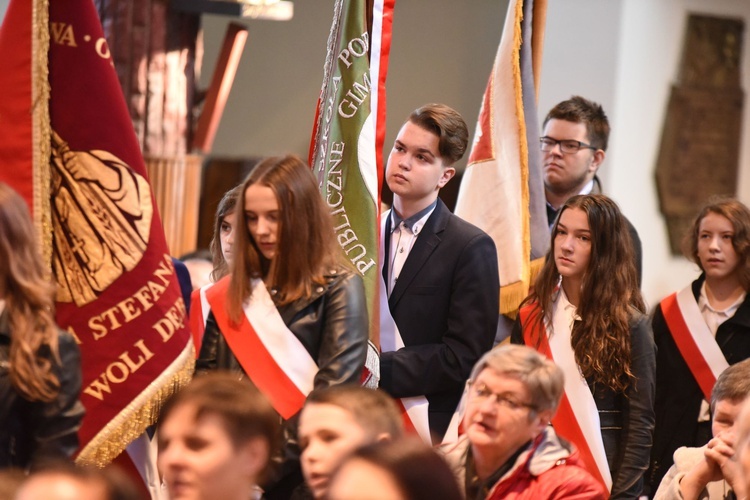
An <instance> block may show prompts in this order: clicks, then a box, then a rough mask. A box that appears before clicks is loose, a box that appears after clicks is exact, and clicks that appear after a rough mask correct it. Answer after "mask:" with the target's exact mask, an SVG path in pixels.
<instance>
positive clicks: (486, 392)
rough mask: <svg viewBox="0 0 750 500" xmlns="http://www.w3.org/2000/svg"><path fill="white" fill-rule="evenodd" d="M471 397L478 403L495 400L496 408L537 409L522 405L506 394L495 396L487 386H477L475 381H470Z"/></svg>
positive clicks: (525, 404) (526, 404)
mask: <svg viewBox="0 0 750 500" xmlns="http://www.w3.org/2000/svg"><path fill="white" fill-rule="evenodd" d="M469 397H470V398H471V399H473V400H474V401H475V402H477V403H484V402H485V401H487V400H488V399H494V401H493V403H494V404H495V405H496V406H498V405H499V406H504V407H505V408H508V409H509V410H520V409H522V408H528V409H530V410H534V409H535V407H534V405H531V404H528V403H521V402H520V401H516V400H515V399H514V398H511V397H508V396H507V395H505V394H495V393H494V392H492V391H491V390H490V389H489V388H488V387H487V386H486V385H485V384H481V383H480V384H477V383H475V382H473V381H469Z"/></svg>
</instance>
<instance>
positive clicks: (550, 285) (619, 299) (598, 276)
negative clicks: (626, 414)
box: [524, 195, 646, 391]
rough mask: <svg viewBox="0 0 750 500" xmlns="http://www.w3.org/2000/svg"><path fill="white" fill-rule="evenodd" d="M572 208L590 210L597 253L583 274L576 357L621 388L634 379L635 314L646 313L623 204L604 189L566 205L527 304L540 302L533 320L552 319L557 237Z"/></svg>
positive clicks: (587, 370) (586, 369)
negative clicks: (632, 326) (563, 218)
mask: <svg viewBox="0 0 750 500" xmlns="http://www.w3.org/2000/svg"><path fill="white" fill-rule="evenodd" d="M569 208H578V209H580V210H583V211H584V212H585V213H586V217H587V219H588V223H589V230H590V232H591V257H590V259H589V265H588V269H587V270H586V273H585V274H584V276H583V283H582V285H581V298H580V303H579V305H578V308H577V311H576V312H577V314H578V315H579V316H580V317H581V321H576V322H575V324H574V326H573V331H572V335H571V345H572V347H573V352H574V354H575V359H576V362H577V363H578V366H579V367H580V368H581V372H582V373H583V375H584V377H593V378H594V380H595V381H596V382H599V383H602V384H605V385H606V386H608V387H610V388H611V389H612V390H615V391H623V390H625V389H626V388H627V387H628V385H629V384H630V382H631V380H632V378H633V372H632V371H631V370H630V366H631V359H630V349H631V345H630V319H631V317H632V316H633V313H634V311H638V312H640V313H645V311H646V305H645V303H644V302H643V297H642V296H641V291H640V289H639V288H638V273H637V271H636V268H635V252H634V250H633V241H632V238H631V237H630V232H629V230H628V226H627V223H626V222H625V218H624V217H623V216H622V213H621V212H620V209H619V208H618V207H617V204H616V203H615V202H614V201H612V200H611V199H610V198H608V197H606V196H604V195H578V196H573V197H572V198H570V199H569V200H568V201H566V202H565V204H564V205H563V206H562V208H561V209H560V213H559V214H558V215H557V219H556V220H555V223H554V226H553V228H552V244H551V245H550V250H549V252H548V253H547V259H546V261H545V263H544V266H543V267H542V270H541V272H540V274H539V276H538V277H537V279H536V282H535V283H534V287H533V289H532V292H531V294H530V295H529V297H527V298H526V300H525V301H524V304H526V303H531V302H536V303H537V304H538V309H536V313H535V314H532V316H531V321H532V322H537V326H539V327H540V330H542V331H543V330H544V325H545V322H547V323H548V324H550V323H551V321H552V302H553V300H554V298H555V296H556V293H557V287H558V282H559V278H560V273H559V272H558V270H557V265H556V264H555V257H554V251H555V250H554V247H555V245H554V242H555V236H556V235H557V226H558V223H559V221H560V216H561V215H562V214H563V212H565V210H567V209H569Z"/></svg>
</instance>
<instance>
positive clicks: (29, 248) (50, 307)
mask: <svg viewBox="0 0 750 500" xmlns="http://www.w3.org/2000/svg"><path fill="white" fill-rule="evenodd" d="M0 280H2V281H0V298H4V299H5V308H6V309H7V311H8V319H9V326H10V339H11V340H10V367H9V372H10V380H11V383H12V384H13V387H15V388H16V390H17V391H18V392H19V393H20V394H21V395H23V396H24V397H25V398H26V399H28V400H31V401H52V400H53V399H54V398H55V396H56V395H57V393H58V391H59V389H60V381H59V380H58V379H57V377H56V376H55V374H54V373H53V371H52V363H53V361H52V360H50V359H49V356H47V355H46V354H49V353H51V354H52V357H53V359H54V360H57V361H58V362H59V354H58V338H57V336H58V333H57V325H56V324H55V318H54V315H53V314H54V313H53V311H54V305H55V304H54V288H53V287H52V285H51V284H50V283H49V280H48V277H47V275H46V273H45V267H44V263H43V261H42V256H41V254H40V249H39V245H38V243H37V237H36V234H35V232H34V223H33V221H32V219H31V215H30V214H29V209H28V207H27V206H26V202H25V201H24V199H23V198H21V196H20V195H19V194H18V193H16V192H15V191H14V190H13V189H12V188H11V187H10V186H8V185H7V184H4V183H0Z"/></svg>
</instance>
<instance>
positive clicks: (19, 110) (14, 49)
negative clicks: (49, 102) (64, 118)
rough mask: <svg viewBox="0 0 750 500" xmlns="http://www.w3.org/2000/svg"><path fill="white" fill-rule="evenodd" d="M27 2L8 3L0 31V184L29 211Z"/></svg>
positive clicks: (30, 145)
mask: <svg viewBox="0 0 750 500" xmlns="http://www.w3.org/2000/svg"><path fill="white" fill-rule="evenodd" d="M31 4H32V2H31V1H30V0H15V1H12V2H10V4H9V5H8V10H7V11H6V13H5V21H4V22H3V25H2V27H0V61H2V62H3V70H2V71H0V95H1V96H3V98H2V99H0V138H2V139H1V140H2V143H1V144H0V181H2V182H5V183H7V184H9V185H10V186H11V187H12V188H13V189H15V190H16V191H18V193H19V194H20V195H21V196H22V197H23V198H24V199H25V200H26V201H27V203H28V204H29V209H30V210H33V209H34V205H33V198H34V196H33V195H34V183H33V182H34V176H33V172H34V170H33V168H34V166H33V165H32V162H33V156H32V153H33V148H34V144H33V136H32V123H31V107H32V96H31V92H32V85H31V76H32V75H31V40H32V33H31V28H32V22H31Z"/></svg>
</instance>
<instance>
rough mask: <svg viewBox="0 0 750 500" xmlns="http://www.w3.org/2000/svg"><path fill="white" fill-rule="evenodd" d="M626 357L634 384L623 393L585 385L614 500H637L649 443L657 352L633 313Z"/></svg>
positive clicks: (518, 330) (518, 329) (517, 331)
mask: <svg viewBox="0 0 750 500" xmlns="http://www.w3.org/2000/svg"><path fill="white" fill-rule="evenodd" d="M511 342H513V343H514V344H523V343H524V339H523V325H522V324H521V322H520V317H519V319H517V320H516V323H515V324H514V326H513V332H512V333H511ZM531 347H533V346H531ZM630 356H631V359H630V370H631V372H633V375H634V376H635V380H634V381H633V383H631V384H630V385H629V386H628V388H627V389H626V390H625V392H615V391H613V390H612V389H610V388H608V387H604V386H602V385H601V384H595V383H594V382H593V380H591V379H589V380H587V382H588V383H589V388H590V389H591V393H592V394H593V396H594V402H595V403H596V408H597V410H599V425H600V428H601V433H602V441H603V443H604V452H605V454H606V456H607V462H608V464H609V469H610V472H611V474H612V492H611V494H612V495H611V498H612V499H613V500H614V499H636V498H638V497H639V496H640V495H641V493H642V491H643V487H644V479H645V478H644V476H645V472H646V469H647V468H648V461H649V456H650V453H651V444H652V441H653V431H654V390H655V384H656V382H655V380H656V347H655V345H654V339H653V335H652V333H651V325H650V324H649V319H648V317H647V316H645V315H643V314H640V313H634V316H633V317H632V318H631V320H630Z"/></svg>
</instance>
